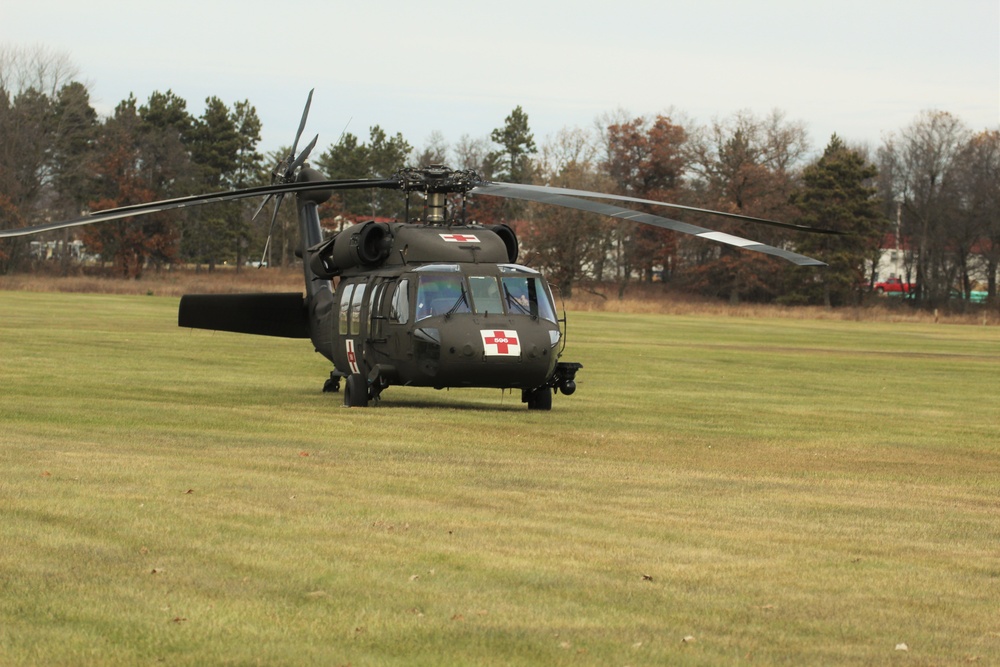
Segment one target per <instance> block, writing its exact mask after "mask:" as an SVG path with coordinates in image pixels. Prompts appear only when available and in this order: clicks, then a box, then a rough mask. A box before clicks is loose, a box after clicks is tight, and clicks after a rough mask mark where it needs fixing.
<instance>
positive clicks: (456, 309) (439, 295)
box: [417, 274, 470, 320]
mask: <svg viewBox="0 0 1000 667" xmlns="http://www.w3.org/2000/svg"><path fill="white" fill-rule="evenodd" d="M468 312H470V309H469V297H468V295H467V294H466V293H465V285H464V284H463V283H462V276H461V275H444V274H439V275H421V276H420V282H419V283H417V320H422V319H424V318H426V317H434V316H436V315H447V314H449V313H451V314H454V313H468Z"/></svg>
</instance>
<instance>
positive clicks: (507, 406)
mask: <svg viewBox="0 0 1000 667" xmlns="http://www.w3.org/2000/svg"><path fill="white" fill-rule="evenodd" d="M337 407H341V408H342V407H346V406H344V405H338V406H337ZM372 408H375V409H397V408H402V409H417V410H459V411H463V412H484V413H495V412H525V411H526V408H525V407H524V403H522V402H521V400H520V398H518V397H516V396H515V397H513V398H512V399H510V400H508V399H507V397H504V398H503V399H501V400H500V401H498V402H496V403H488V402H485V401H483V402H476V401H474V400H472V399H461V400H458V401H454V402H452V401H435V400H433V399H420V398H407V397H403V398H395V397H393V398H388V399H385V398H384V399H381V400H379V401H378V402H372V404H371V407H370V408H369V409H372Z"/></svg>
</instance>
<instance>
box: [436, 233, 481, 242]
mask: <svg viewBox="0 0 1000 667" xmlns="http://www.w3.org/2000/svg"><path fill="white" fill-rule="evenodd" d="M440 236H441V238H443V239H444V240H445V241H447V242H448V243H479V237H478V236H473V235H472V234H440Z"/></svg>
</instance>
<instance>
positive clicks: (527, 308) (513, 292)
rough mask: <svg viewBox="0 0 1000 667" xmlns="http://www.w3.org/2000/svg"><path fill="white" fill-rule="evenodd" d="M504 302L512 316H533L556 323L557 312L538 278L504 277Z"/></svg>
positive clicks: (502, 281)
mask: <svg viewBox="0 0 1000 667" xmlns="http://www.w3.org/2000/svg"><path fill="white" fill-rule="evenodd" d="M500 282H501V283H502V284H503V293H504V300H505V301H506V302H507V312H508V313H510V314H511V315H517V314H521V315H531V316H532V317H540V318H542V319H543V320H548V321H550V322H555V321H556V314H555V310H554V309H553V308H552V301H551V300H550V299H549V295H548V293H546V291H545V287H544V286H543V284H542V282H541V281H540V280H539V279H538V278H534V277H530V276H504V277H503V278H501V279H500Z"/></svg>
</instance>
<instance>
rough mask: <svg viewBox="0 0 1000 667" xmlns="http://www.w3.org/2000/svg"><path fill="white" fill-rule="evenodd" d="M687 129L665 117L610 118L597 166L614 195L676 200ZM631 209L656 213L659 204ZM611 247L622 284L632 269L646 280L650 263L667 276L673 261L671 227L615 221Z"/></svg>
mask: <svg viewBox="0 0 1000 667" xmlns="http://www.w3.org/2000/svg"><path fill="white" fill-rule="evenodd" d="M687 140H688V135H687V131H686V130H685V129H684V128H683V127H681V126H680V125H677V124H675V123H674V122H673V121H672V120H671V119H670V118H669V117H667V116H663V115H659V116H655V117H652V118H645V117H640V118H633V119H629V120H622V121H621V122H617V123H612V124H611V125H609V126H608V127H607V129H606V132H605V133H604V137H603V152H604V156H603V164H602V167H603V170H604V172H605V173H606V174H607V175H608V176H609V178H610V180H611V182H612V183H613V184H614V189H615V193H616V194H622V195H628V196H632V197H638V198H640V199H652V200H656V201H676V200H677V199H678V197H679V196H680V188H681V186H682V183H683V179H684V174H685V171H686V170H687V162H688V157H687V153H686V146H685V144H686V143H687ZM637 208H640V209H642V210H645V211H646V212H649V213H657V214H661V213H662V212H663V211H662V209H659V210H653V209H652V208H650V207H649V206H645V205H640V206H638V207H637ZM614 236H615V247H616V248H617V249H618V252H619V255H620V258H621V272H620V274H619V275H620V278H621V285H620V289H619V292H620V293H621V292H622V291H623V290H624V289H625V285H626V284H627V283H628V280H629V277H630V276H631V275H632V273H633V272H634V271H637V272H640V273H641V274H642V275H643V276H644V277H645V279H646V280H652V277H653V271H654V268H655V267H657V266H662V267H663V271H664V277H665V279H667V280H669V279H670V276H671V275H672V273H673V270H674V268H675V264H676V261H675V260H676V253H677V238H676V234H675V233H674V232H671V231H668V230H664V229H660V228H657V227H651V226H649V225H643V224H639V223H631V222H620V223H618V224H617V225H616V226H615V228H614Z"/></svg>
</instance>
